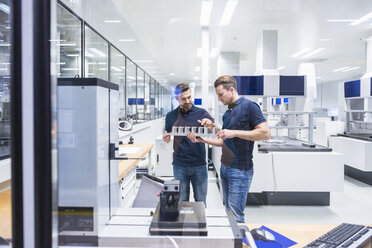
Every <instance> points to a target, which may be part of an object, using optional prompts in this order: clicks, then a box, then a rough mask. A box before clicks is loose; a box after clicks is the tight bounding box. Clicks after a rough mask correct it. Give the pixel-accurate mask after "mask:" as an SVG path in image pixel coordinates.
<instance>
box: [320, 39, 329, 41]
mask: <svg viewBox="0 0 372 248" xmlns="http://www.w3.org/2000/svg"><path fill="white" fill-rule="evenodd" d="M319 41H331V39H319Z"/></svg>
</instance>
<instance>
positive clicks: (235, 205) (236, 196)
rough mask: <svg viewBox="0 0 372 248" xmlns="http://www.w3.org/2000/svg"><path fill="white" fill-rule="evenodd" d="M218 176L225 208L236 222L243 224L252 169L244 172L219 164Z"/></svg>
mask: <svg viewBox="0 0 372 248" xmlns="http://www.w3.org/2000/svg"><path fill="white" fill-rule="evenodd" d="M220 174H221V183H222V192H223V202H224V204H225V207H226V208H227V209H231V210H232V212H233V213H234V215H235V217H236V221H237V222H241V223H244V209H245V205H246V202H247V195H248V191H249V187H250V186H251V182H252V178H253V167H252V169H250V170H249V171H246V170H239V169H236V168H231V167H228V166H225V165H224V164H221V169H220Z"/></svg>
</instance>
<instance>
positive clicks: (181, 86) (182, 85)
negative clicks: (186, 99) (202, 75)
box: [174, 83, 190, 96]
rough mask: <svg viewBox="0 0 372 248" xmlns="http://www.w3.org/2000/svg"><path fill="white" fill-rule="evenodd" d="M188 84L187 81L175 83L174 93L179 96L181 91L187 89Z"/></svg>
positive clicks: (188, 87)
mask: <svg viewBox="0 0 372 248" xmlns="http://www.w3.org/2000/svg"><path fill="white" fill-rule="evenodd" d="M189 89H190V86H189V85H188V84H187V83H180V84H177V86H176V88H174V95H176V96H179V95H181V94H182V93H183V92H185V91H188V90H189Z"/></svg>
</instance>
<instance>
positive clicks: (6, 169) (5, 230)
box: [0, 0, 12, 240]
mask: <svg viewBox="0 0 372 248" xmlns="http://www.w3.org/2000/svg"><path fill="white" fill-rule="evenodd" d="M0 5H1V11H0V160H1V161H0V237H3V238H4V239H9V240H10V239H11V238H12V217H11V206H12V204H11V188H10V177H11V173H10V171H11V169H10V92H9V89H10V82H11V81H10V56H11V54H10V37H9V35H10V31H11V27H10V23H9V12H10V9H9V6H10V1H6V0H1V1H0Z"/></svg>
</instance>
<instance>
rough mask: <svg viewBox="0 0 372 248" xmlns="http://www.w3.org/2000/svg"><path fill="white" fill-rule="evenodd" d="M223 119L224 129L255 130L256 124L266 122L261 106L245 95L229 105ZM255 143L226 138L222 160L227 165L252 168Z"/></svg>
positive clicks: (241, 168) (245, 168) (246, 168)
mask: <svg viewBox="0 0 372 248" xmlns="http://www.w3.org/2000/svg"><path fill="white" fill-rule="evenodd" d="M222 120H223V126H222V129H230V130H247V131H249V130H253V129H254V127H255V126H257V125H259V124H261V123H263V122H266V120H265V118H264V116H263V115H262V112H261V109H260V107H259V106H258V105H257V104H256V103H255V102H252V101H250V100H248V99H245V98H244V97H240V98H239V99H238V100H236V101H235V102H234V103H233V104H231V106H229V109H228V110H226V112H225V114H224V115H223V117H222ZM253 145H254V141H250V140H245V139H241V138H232V139H226V140H224V142H223V145H222V156H221V162H222V163H223V164H224V165H226V166H231V167H233V168H238V169H240V170H243V169H244V170H250V169H251V168H252V166H253V162H252V158H253V155H252V152H253Z"/></svg>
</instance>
